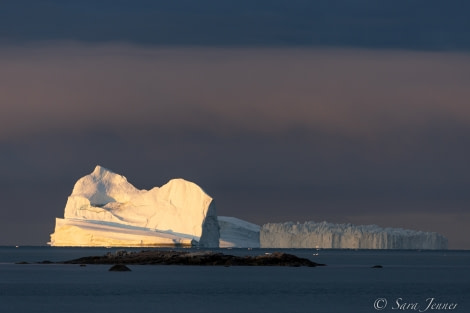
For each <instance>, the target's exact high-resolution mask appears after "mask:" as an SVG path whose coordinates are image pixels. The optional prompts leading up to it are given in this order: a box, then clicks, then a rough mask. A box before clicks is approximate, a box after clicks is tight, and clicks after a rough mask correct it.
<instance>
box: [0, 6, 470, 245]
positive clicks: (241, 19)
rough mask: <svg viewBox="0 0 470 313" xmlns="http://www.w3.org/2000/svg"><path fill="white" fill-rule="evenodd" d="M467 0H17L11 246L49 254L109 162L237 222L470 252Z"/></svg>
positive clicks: (8, 150) (10, 83) (3, 57)
mask: <svg viewBox="0 0 470 313" xmlns="http://www.w3.org/2000/svg"><path fill="white" fill-rule="evenodd" d="M465 6H466V3H465V1H452V3H448V2H446V3H445V6H444V3H443V2H442V1H401V0H398V1H381V2H380V3H379V2H377V1H372V0H358V1H346V0H328V1H301V0H294V1H275V0H272V1H208V0H202V1H197V2H194V1H189V0H188V1H186V0H183V1H178V2H176V1H172V2H168V1H143V0H139V1H117V0H116V1H99V3H96V1H91V0H85V1H59V0H43V1H33V0H19V1H9V0H6V1H2V2H1V3H0V198H1V199H2V201H1V204H0V245H44V244H46V242H48V241H49V235H50V234H51V233H52V232H53V231H54V225H55V218H56V217H63V213H64V212H63V210H64V207H65V203H66V201H67V197H68V195H70V193H71V191H72V189H73V185H74V183H75V182H76V181H77V180H78V179H79V178H80V177H82V176H84V175H87V174H89V173H91V172H92V171H93V169H94V167H95V166H96V165H98V164H99V165H101V166H104V167H106V168H108V169H111V170H112V171H114V172H117V173H119V174H122V175H124V176H126V177H127V179H128V180H129V181H130V182H131V183H132V184H133V185H134V186H136V187H137V188H145V189H150V188H152V187H154V186H161V185H163V184H165V183H166V182H167V181H168V180H169V179H171V178H176V177H181V178H185V179H188V180H191V181H193V182H195V183H197V184H198V185H200V186H201V187H202V188H203V189H204V190H205V191H206V192H207V193H208V194H209V195H211V196H212V197H213V198H214V199H215V202H216V206H217V212H218V214H219V215H225V216H235V217H238V218H242V219H245V220H247V221H250V222H253V223H257V224H264V223H267V222H285V221H294V222H297V221H299V222H304V221H317V222H321V221H324V220H326V221H328V222H333V223H353V224H377V225H379V226H382V227H402V228H407V229H415V230H423V231H435V232H439V233H441V234H443V235H445V236H446V237H447V238H448V239H449V245H450V248H452V249H470V228H469V227H468V226H469V225H470V212H469V207H470V193H469V192H468V189H469V187H470V178H469V177H470V165H469V159H470V104H469V103H470V102H469V99H470V88H469V87H468V86H469V85H470V53H469V52H470V36H468V34H469V33H470V22H469V20H468V18H467V16H466V15H467V12H468V11H467V10H465Z"/></svg>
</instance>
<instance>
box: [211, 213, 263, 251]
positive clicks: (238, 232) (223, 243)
mask: <svg viewBox="0 0 470 313" xmlns="http://www.w3.org/2000/svg"><path fill="white" fill-rule="evenodd" d="M218 220H219V226H220V247H221V248H259V230H260V227H259V226H258V225H256V224H253V223H250V222H247V221H244V220H241V219H238V218H235V217H229V216H219V217H218Z"/></svg>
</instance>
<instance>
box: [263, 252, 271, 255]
mask: <svg viewBox="0 0 470 313" xmlns="http://www.w3.org/2000/svg"><path fill="white" fill-rule="evenodd" d="M264 254H265V255H271V254H272V253H271V252H265V253H264Z"/></svg>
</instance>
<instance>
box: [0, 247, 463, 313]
mask: <svg viewBox="0 0 470 313" xmlns="http://www.w3.org/2000/svg"><path fill="white" fill-rule="evenodd" d="M116 250H119V249H102V248H52V247H18V248H16V247H0V312H2V313H8V312H28V313H29V312H47V313H54V312H87V313H94V312H100V313H104V312H143V311H145V312H270V313H277V312H286V313H295V312H319V313H321V312H338V313H339V312H341V313H347V312H358V313H360V312H470V251H404V250H397V251H395V250H393V251H390V250H388V251H386V250H383V251H381V250H357V251H355V250H315V249H314V250H310V249H305V250H304V249H286V250H280V249H276V251H284V252H288V253H292V254H295V255H298V256H301V257H307V258H309V259H311V260H313V261H316V262H319V263H326V264H327V266H325V267H315V268H307V267H236V266H232V267H199V266H130V268H131V269H132V271H131V272H109V271H108V269H109V266H108V265H88V266H86V267H80V266H78V265H55V264H52V265H40V264H26V265H25V264H15V263H16V262H21V261H26V262H38V261H44V260H50V261H64V260H69V259H73V258H78V257H82V256H89V255H103V254H106V253H108V252H110V251H111V252H113V251H116ZM220 251H223V252H224V253H230V254H236V255H257V254H264V253H268V252H272V251H274V250H268V249H253V250H247V249H230V250H225V249H221V250H220ZM317 254H318V255H317ZM378 264H380V265H382V266H383V268H381V269H374V268H371V266H373V265H378Z"/></svg>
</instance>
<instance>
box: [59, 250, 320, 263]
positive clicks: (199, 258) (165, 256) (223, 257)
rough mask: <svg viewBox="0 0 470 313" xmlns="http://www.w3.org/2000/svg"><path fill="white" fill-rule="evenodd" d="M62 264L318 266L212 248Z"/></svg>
mask: <svg viewBox="0 0 470 313" xmlns="http://www.w3.org/2000/svg"><path fill="white" fill-rule="evenodd" d="M61 263H64V264H135V265H211V266H217V265H218V266H220V265H222V266H296V267H297V266H308V267H314V266H321V265H324V264H319V263H315V262H313V261H310V260H309V259H305V258H299V257H297V256H295V255H292V254H287V253H280V252H274V253H270V254H265V255H259V256H234V255H228V254H223V253H215V252H210V251H209V252H189V251H188V252H187V251H159V250H146V251H140V252H127V251H118V252H116V253H108V254H106V255H104V256H89V257H83V258H79V259H75V260H70V261H65V262H61Z"/></svg>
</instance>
